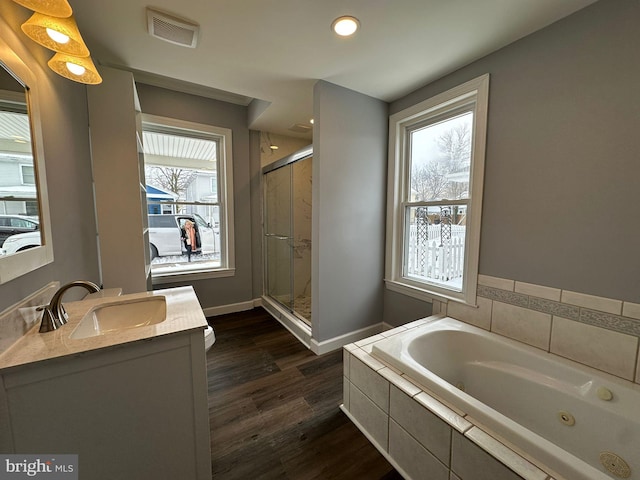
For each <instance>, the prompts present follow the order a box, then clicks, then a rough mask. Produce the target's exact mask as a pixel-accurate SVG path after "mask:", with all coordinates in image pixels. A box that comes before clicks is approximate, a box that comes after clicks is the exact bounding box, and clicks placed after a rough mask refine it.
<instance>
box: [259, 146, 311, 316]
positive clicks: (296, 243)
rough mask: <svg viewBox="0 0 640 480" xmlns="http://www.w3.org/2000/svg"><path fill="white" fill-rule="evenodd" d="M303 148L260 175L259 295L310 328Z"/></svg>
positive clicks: (307, 172)
mask: <svg viewBox="0 0 640 480" xmlns="http://www.w3.org/2000/svg"><path fill="white" fill-rule="evenodd" d="M312 161H313V150H312V147H311V146H309V147H306V148H304V149H302V150H299V151H298V152H296V153H294V154H292V155H289V156H288V157H285V158H283V159H281V160H278V161H277V162H274V163H273V164H271V165H268V166H266V167H264V168H263V169H262V174H263V186H264V204H263V205H264V217H263V221H264V224H263V231H264V258H265V265H264V291H265V296H267V297H268V298H270V299H272V300H275V301H276V302H277V303H278V304H279V305H280V306H281V307H283V308H284V309H285V310H286V311H287V312H288V313H290V314H292V315H294V316H295V317H296V318H298V319H301V320H303V321H304V322H305V323H306V324H308V325H310V324H311V173H312Z"/></svg>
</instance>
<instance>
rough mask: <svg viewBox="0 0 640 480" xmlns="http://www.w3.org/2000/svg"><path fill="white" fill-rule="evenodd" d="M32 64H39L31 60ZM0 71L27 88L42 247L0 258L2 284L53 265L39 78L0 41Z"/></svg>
mask: <svg viewBox="0 0 640 480" xmlns="http://www.w3.org/2000/svg"><path fill="white" fill-rule="evenodd" d="M28 61H30V62H31V63H32V64H33V65H35V64H36V61H35V60H34V59H33V58H29V59H28ZM0 68H5V69H6V70H7V71H8V72H9V73H10V74H11V75H12V76H13V77H14V78H15V79H16V81H18V82H19V83H21V84H22V85H23V86H24V87H25V95H26V98H27V111H28V113H29V123H30V127H31V151H32V155H33V163H34V166H35V174H36V186H37V192H38V198H37V200H38V212H39V220H40V231H41V235H42V245H41V246H39V247H34V248H30V249H28V250H24V251H22V252H19V253H15V254H13V255H6V256H4V255H3V256H0V284H4V283H6V282H8V281H10V280H13V279H15V278H17V277H20V276H22V275H25V274H27V273H29V272H32V271H34V270H36V269H38V268H40V267H43V266H44V265H47V264H49V263H51V262H53V243H52V239H51V216H50V215H49V201H48V199H49V195H48V192H47V177H46V173H45V156H44V147H43V143H42V125H41V119H40V99H39V97H38V95H39V92H38V85H37V79H36V76H35V75H34V74H33V72H32V71H31V69H30V68H29V67H28V66H27V64H26V63H25V62H24V61H23V60H22V59H21V58H20V57H19V56H18V55H17V54H16V52H15V51H14V50H13V49H12V48H11V47H10V46H9V45H8V44H7V43H6V42H5V40H4V39H2V38H0Z"/></svg>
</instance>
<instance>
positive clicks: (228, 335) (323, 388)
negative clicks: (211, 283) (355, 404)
mask: <svg viewBox="0 0 640 480" xmlns="http://www.w3.org/2000/svg"><path fill="white" fill-rule="evenodd" d="M209 323H210V324H211V325H213V328H214V330H215V334H216V343H215V344H214V346H213V348H211V350H209V352H208V354H207V377H208V384H209V418H210V425H211V451H212V458H211V463H212V467H213V479H214V480H258V479H260V480H271V479H273V480H275V479H278V480H279V479H283V480H324V479H336V480H359V479H362V480H401V479H402V477H401V476H400V475H399V474H398V473H397V472H396V471H395V470H394V469H393V467H392V466H391V465H390V464H389V463H388V462H387V461H386V460H385V459H384V457H382V455H380V454H379V453H378V451H377V450H376V449H375V448H374V447H373V446H372V445H371V444H370V443H369V442H368V441H367V439H366V438H365V437H364V436H363V435H362V434H361V433H360V431H359V430H358V429H357V428H356V427H355V426H354V425H353V424H352V423H351V422H350V421H349V419H348V418H347V417H346V416H345V415H344V414H343V413H342V412H341V411H340V409H339V408H338V406H339V405H340V403H341V402H342V351H341V350H339V351H336V352H332V353H329V354H326V355H322V356H316V355H315V354H313V353H312V352H311V351H309V350H307V348H305V347H304V346H303V345H302V344H301V343H300V342H299V341H298V340H297V339H296V338H295V337H294V336H293V335H291V334H290V333H289V332H288V331H287V330H286V329H285V328H284V327H282V326H281V325H280V323H278V322H277V321H276V320H274V319H273V318H272V317H271V316H270V315H269V314H268V313H267V312H266V311H265V310H263V309H262V308H256V309H253V310H250V311H248V312H241V313H235V314H229V315H222V316H217V317H212V318H210V319H209Z"/></svg>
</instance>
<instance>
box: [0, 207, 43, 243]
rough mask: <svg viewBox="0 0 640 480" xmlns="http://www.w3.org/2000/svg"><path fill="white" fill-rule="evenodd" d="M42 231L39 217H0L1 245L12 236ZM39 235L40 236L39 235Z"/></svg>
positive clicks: (5, 215)
mask: <svg viewBox="0 0 640 480" xmlns="http://www.w3.org/2000/svg"><path fill="white" fill-rule="evenodd" d="M39 229H40V222H39V221H38V218H37V217H29V216H27V215H7V214H2V215H0V245H2V243H3V242H4V241H5V240H6V239H7V238H8V237H10V236H11V235H16V234H18V233H27V232H33V231H35V230H39ZM38 235H39V234H38Z"/></svg>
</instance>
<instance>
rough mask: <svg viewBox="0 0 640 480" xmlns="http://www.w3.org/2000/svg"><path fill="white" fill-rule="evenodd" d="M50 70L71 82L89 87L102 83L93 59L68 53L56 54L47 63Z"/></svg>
mask: <svg viewBox="0 0 640 480" xmlns="http://www.w3.org/2000/svg"><path fill="white" fill-rule="evenodd" d="M47 65H49V68H50V69H51V70H53V71H54V72H56V73H57V74H58V75H61V76H63V77H65V78H68V79H69V80H73V81H74V82H78V83H86V84H88V85H97V84H99V83H102V77H101V76H100V74H99V73H98V70H97V69H96V66H95V65H94V64H93V61H92V60H91V57H76V56H73V55H67V54H66V53H56V54H55V55H54V56H53V57H51V60H49V61H48V62H47Z"/></svg>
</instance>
